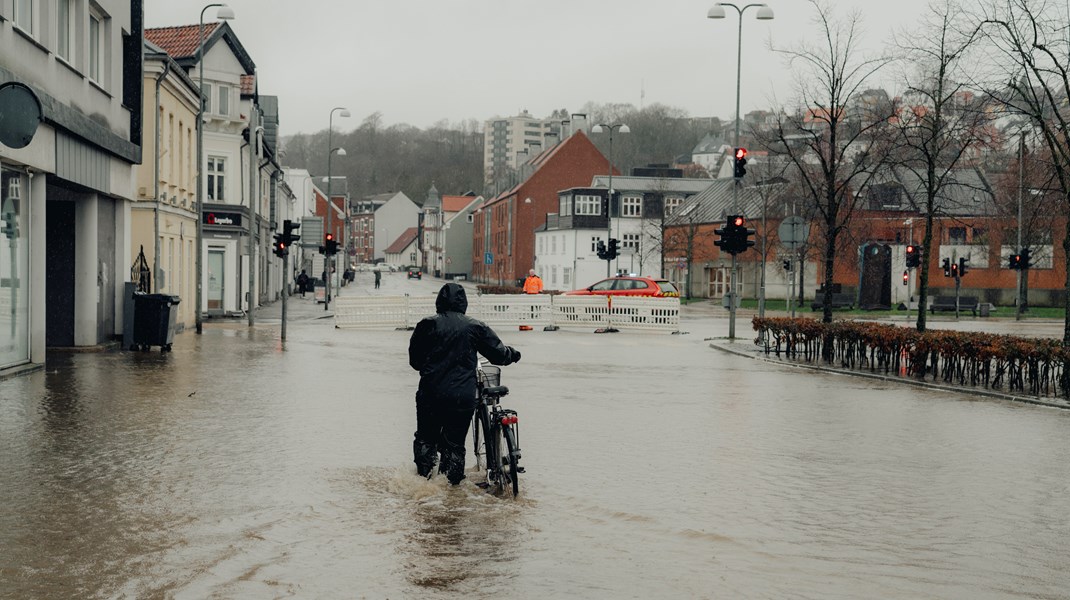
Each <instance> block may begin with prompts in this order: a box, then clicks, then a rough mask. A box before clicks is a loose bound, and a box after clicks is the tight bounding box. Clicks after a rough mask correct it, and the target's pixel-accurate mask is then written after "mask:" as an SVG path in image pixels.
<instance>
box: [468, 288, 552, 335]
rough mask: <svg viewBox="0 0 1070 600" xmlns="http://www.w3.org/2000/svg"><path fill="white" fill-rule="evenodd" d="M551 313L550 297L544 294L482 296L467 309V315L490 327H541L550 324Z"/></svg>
mask: <svg viewBox="0 0 1070 600" xmlns="http://www.w3.org/2000/svg"><path fill="white" fill-rule="evenodd" d="M470 301H471V300H470ZM473 309H474V310H473ZM551 311H552V307H551V297H550V296H549V295H545V294H484V295H482V296H478V297H477V298H475V302H474V306H473V305H471V304H470V305H469V308H468V314H470V315H472V316H473V317H475V318H477V319H479V320H481V321H483V322H484V323H486V324H487V325H490V326H491V327H496V326H504V325H531V326H533V327H534V326H539V327H542V326H545V325H549V324H550V316H551V315H550V313H551Z"/></svg>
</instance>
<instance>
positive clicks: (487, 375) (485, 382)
mask: <svg viewBox="0 0 1070 600" xmlns="http://www.w3.org/2000/svg"><path fill="white" fill-rule="evenodd" d="M478 375H479V386H480V387H492V386H497V385H501V384H502V368H501V367H496V366H494V365H481V366H480V367H479V371H478Z"/></svg>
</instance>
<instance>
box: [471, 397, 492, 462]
mask: <svg viewBox="0 0 1070 600" xmlns="http://www.w3.org/2000/svg"><path fill="white" fill-rule="evenodd" d="M488 431H489V426H488V423H487V413H486V410H484V409H483V407H479V408H477V409H476V412H475V415H474V416H473V417H472V451H473V452H474V454H475V457H476V471H486V470H487V437H488V436H487V432H488Z"/></svg>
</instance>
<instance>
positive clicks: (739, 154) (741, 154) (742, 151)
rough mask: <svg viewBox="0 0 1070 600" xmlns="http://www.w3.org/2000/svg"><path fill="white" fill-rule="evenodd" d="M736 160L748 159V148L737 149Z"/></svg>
mask: <svg viewBox="0 0 1070 600" xmlns="http://www.w3.org/2000/svg"><path fill="white" fill-rule="evenodd" d="M736 158H737V159H738V158H747V149H746V148H736Z"/></svg>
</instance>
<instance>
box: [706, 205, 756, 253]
mask: <svg viewBox="0 0 1070 600" xmlns="http://www.w3.org/2000/svg"><path fill="white" fill-rule="evenodd" d="M714 233H715V234H717V236H718V237H719V239H717V240H714V242H713V245H714V246H717V247H719V248H720V249H721V250H722V251H723V252H727V253H728V254H733V255H735V254H740V253H742V252H746V251H747V248H750V247H751V246H753V245H754V240H752V239H750V236H752V235H754V230H753V229H747V220H746V219H744V218H743V216H742V215H732V216H729V217H728V219H727V221H726V222H725V224H724V226H723V227H721V228H719V229H715V230H714Z"/></svg>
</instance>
